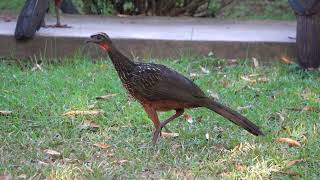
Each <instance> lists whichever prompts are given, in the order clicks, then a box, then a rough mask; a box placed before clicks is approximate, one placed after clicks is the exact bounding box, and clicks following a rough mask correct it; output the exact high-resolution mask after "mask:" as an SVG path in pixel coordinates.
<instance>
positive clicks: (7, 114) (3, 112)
mask: <svg viewBox="0 0 320 180" xmlns="http://www.w3.org/2000/svg"><path fill="white" fill-rule="evenodd" d="M10 114H12V111H1V110H0V116H9V115H10Z"/></svg>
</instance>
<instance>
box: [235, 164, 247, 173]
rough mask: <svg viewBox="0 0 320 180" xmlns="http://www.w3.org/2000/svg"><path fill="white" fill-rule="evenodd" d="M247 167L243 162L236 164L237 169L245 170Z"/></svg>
mask: <svg viewBox="0 0 320 180" xmlns="http://www.w3.org/2000/svg"><path fill="white" fill-rule="evenodd" d="M246 169H247V166H245V165H242V164H236V170H238V171H240V172H243V171H245V170H246Z"/></svg>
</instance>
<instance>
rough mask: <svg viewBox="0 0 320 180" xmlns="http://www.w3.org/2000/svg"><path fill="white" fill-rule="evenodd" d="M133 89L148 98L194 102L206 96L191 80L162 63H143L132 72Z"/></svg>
mask: <svg viewBox="0 0 320 180" xmlns="http://www.w3.org/2000/svg"><path fill="white" fill-rule="evenodd" d="M132 82H133V84H134V89H135V90H136V91H137V92H138V93H139V95H141V96H143V97H145V98H147V99H149V100H177V101H181V102H194V100H195V99H197V98H203V97H206V96H205V94H204V93H203V91H202V90H201V89H200V88H199V87H198V86H197V85H195V84H194V83H193V82H192V81H191V80H189V79H188V78H186V77H184V76H183V75H181V74H179V73H178V72H176V71H174V70H171V69H169V68H167V67H165V66H163V65H158V64H144V65H141V66H137V68H136V69H135V70H134V72H133V73H132Z"/></svg>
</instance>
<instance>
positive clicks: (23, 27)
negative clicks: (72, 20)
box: [14, 0, 69, 40]
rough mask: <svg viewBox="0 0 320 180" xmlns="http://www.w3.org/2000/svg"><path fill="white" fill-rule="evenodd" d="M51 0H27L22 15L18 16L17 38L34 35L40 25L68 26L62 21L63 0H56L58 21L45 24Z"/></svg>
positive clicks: (24, 38)
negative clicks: (53, 23)
mask: <svg viewBox="0 0 320 180" xmlns="http://www.w3.org/2000/svg"><path fill="white" fill-rule="evenodd" d="M50 1H51V0H27V1H26V3H25V4H24V6H23V8H22V10H21V12H20V15H19V17H18V21H17V25H16V29H15V34H14V36H15V38H16V39H17V40H26V39H30V38H32V37H33V36H34V34H35V33H36V31H37V30H39V29H40V27H41V26H42V27H60V28H66V27H69V26H67V25H62V24H61V22H60V12H59V8H60V6H61V4H62V2H63V0H54V4H55V11H56V16H57V23H56V24H55V25H49V26H46V25H45V21H44V17H45V14H46V12H47V11H48V9H49V3H50Z"/></svg>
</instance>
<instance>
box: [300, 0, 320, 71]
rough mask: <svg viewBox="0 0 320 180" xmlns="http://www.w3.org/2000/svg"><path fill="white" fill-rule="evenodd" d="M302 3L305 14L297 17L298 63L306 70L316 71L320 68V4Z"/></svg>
mask: <svg viewBox="0 0 320 180" xmlns="http://www.w3.org/2000/svg"><path fill="white" fill-rule="evenodd" d="M301 2H302V4H303V5H304V7H305V13H304V14H298V15H297V49H298V62H299V65H300V66H301V67H302V68H304V69H314V68H318V67H319V66H320V3H319V1H318V2H316V3H312V2H313V1H312V0H304V1H302V0H301ZM311 4H312V7H311V6H310V5H311Z"/></svg>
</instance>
